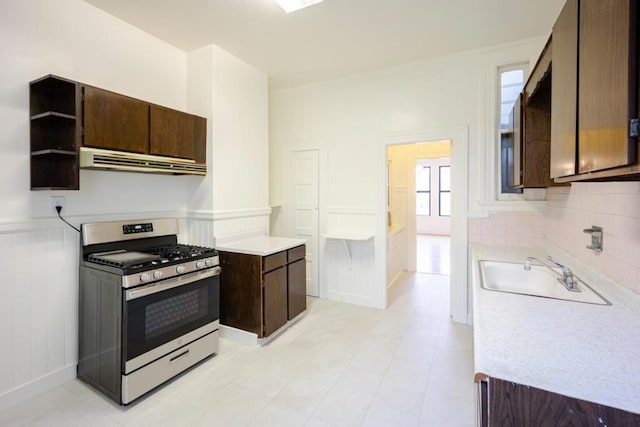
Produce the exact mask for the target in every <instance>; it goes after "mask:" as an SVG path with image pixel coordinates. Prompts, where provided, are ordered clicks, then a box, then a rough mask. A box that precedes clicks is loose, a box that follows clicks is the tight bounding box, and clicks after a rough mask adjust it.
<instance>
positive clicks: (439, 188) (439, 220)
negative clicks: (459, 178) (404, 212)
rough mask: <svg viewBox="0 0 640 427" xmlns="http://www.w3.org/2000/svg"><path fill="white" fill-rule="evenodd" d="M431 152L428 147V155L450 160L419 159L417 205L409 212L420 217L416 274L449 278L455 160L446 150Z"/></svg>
mask: <svg viewBox="0 0 640 427" xmlns="http://www.w3.org/2000/svg"><path fill="white" fill-rule="evenodd" d="M429 148H430V145H426V146H425V153H426V154H431V152H433V153H434V154H435V155H447V157H433V156H432V157H429V158H419V159H417V160H416V162H415V174H414V176H415V178H414V179H415V193H416V194H415V196H416V197H415V201H416V203H415V206H408V207H407V209H408V210H409V212H412V211H413V212H415V215H416V236H415V239H416V272H418V273H428V274H442V275H449V273H450V271H451V267H450V265H451V248H450V246H451V245H450V238H449V236H450V234H451V196H452V192H451V158H450V157H449V156H450V154H447V147H446V146H443V147H440V149H437V150H436V149H431V150H429ZM449 148H450V147H449ZM449 152H450V150H449ZM410 179H411V178H410Z"/></svg>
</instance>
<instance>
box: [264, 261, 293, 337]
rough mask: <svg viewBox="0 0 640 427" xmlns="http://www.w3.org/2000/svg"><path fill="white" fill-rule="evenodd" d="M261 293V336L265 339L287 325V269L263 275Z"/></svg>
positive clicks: (283, 268)
mask: <svg viewBox="0 0 640 427" xmlns="http://www.w3.org/2000/svg"><path fill="white" fill-rule="evenodd" d="M262 292H263V304H264V305H263V320H264V333H263V336H264V337H267V336H269V335H271V334H272V333H274V332H275V331H276V330H278V328H280V327H281V326H282V325H284V324H285V323H287V267H280V268H278V269H276V270H273V271H270V272H269V273H265V274H264V277H263V281H262Z"/></svg>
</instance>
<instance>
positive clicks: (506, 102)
mask: <svg viewBox="0 0 640 427" xmlns="http://www.w3.org/2000/svg"><path fill="white" fill-rule="evenodd" d="M523 86H524V70H523V69H521V68H519V69H516V70H509V71H502V72H501V73H500V129H505V130H506V129H509V127H510V126H509V113H510V112H511V110H512V109H513V104H515V102H516V99H517V98H518V95H519V94H520V92H522V87H523Z"/></svg>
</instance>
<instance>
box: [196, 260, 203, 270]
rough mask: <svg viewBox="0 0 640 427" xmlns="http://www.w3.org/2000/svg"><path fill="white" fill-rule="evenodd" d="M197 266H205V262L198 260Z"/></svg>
mask: <svg viewBox="0 0 640 427" xmlns="http://www.w3.org/2000/svg"><path fill="white" fill-rule="evenodd" d="M196 268H204V262H202V261H196Z"/></svg>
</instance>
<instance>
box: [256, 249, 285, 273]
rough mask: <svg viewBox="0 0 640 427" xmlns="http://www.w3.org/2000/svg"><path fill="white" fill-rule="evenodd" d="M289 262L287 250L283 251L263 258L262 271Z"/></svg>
mask: <svg viewBox="0 0 640 427" xmlns="http://www.w3.org/2000/svg"><path fill="white" fill-rule="evenodd" d="M286 263H287V252H286V251H282V252H278V253H276V254H273V255H269V256H266V257H264V258H263V262H262V271H271V270H274V269H276V268H278V267H282V266H283V265H285V264H286Z"/></svg>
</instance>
